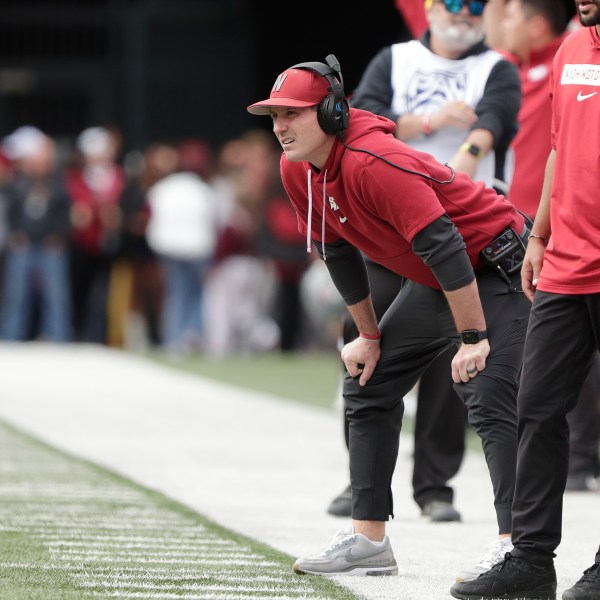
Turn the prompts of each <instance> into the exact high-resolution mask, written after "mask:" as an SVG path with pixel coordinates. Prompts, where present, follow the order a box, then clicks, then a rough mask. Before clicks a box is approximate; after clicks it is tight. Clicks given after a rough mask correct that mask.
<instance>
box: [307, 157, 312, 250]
mask: <svg viewBox="0 0 600 600" xmlns="http://www.w3.org/2000/svg"><path fill="white" fill-rule="evenodd" d="M307 174H308V178H307V179H308V223H307V224H306V225H307V227H306V251H307V252H308V253H309V254H310V253H311V252H312V248H311V245H310V241H311V240H310V234H311V229H312V171H311V170H310V167H309V169H308V171H307Z"/></svg>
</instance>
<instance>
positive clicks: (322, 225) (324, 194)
mask: <svg viewBox="0 0 600 600" xmlns="http://www.w3.org/2000/svg"><path fill="white" fill-rule="evenodd" d="M326 188H327V169H325V173H324V175H323V216H322V217H321V247H322V248H323V260H324V261H325V260H327V254H326V252H325V210H326V208H327V205H326V202H327V194H326V192H325V190H326Z"/></svg>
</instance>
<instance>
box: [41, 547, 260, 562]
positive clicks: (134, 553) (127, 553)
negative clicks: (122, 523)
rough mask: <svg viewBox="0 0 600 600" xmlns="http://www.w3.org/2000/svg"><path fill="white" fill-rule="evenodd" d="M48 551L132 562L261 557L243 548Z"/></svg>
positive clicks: (62, 555)
mask: <svg viewBox="0 0 600 600" xmlns="http://www.w3.org/2000/svg"><path fill="white" fill-rule="evenodd" d="M50 552H51V553H52V554H53V555H57V556H60V557H61V558H63V557H68V556H114V557H115V558H119V557H121V558H125V559H129V558H131V561H130V562H133V561H134V560H137V558H138V557H139V556H143V557H147V558H154V557H167V558H177V557H179V558H193V557H198V558H202V557H211V556H215V557H217V558H221V559H223V560H225V559H229V558H235V557H236V556H238V555H239V554H245V555H246V556H245V558H247V559H251V558H261V557H260V555H258V554H255V553H253V552H252V551H251V550H249V549H248V550H245V551H242V552H238V550H237V549H232V550H231V551H229V552H223V551H208V552H199V551H194V552H177V551H175V550H169V551H167V552H157V551H156V549H153V550H152V551H150V552H149V551H148V550H145V549H144V548H140V549H139V550H133V549H130V550H125V549H123V551H120V550H100V549H96V550H90V551H89V552H88V551H86V550H82V549H75V548H73V549H72V550H70V549H68V548H65V549H62V548H61V549H56V548H50Z"/></svg>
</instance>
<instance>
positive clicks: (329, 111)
mask: <svg viewBox="0 0 600 600" xmlns="http://www.w3.org/2000/svg"><path fill="white" fill-rule="evenodd" d="M317 119H318V121H319V125H320V126H321V129H322V130H323V131H324V132H325V133H335V134H337V133H340V132H344V131H345V130H346V129H348V125H349V124H350V108H349V106H348V101H347V100H346V99H345V98H341V99H337V98H336V97H335V96H334V95H333V94H330V95H329V96H326V97H325V98H323V100H321V103H320V104H319V108H318V112H317Z"/></svg>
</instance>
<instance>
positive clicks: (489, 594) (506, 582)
mask: <svg viewBox="0 0 600 600" xmlns="http://www.w3.org/2000/svg"><path fill="white" fill-rule="evenodd" d="M450 593H451V594H452V595H453V596H454V597H455V598H460V599H461V600H471V599H475V598H477V600H480V599H481V600H485V599H486V598H528V599H529V598H535V599H537V600H556V572H555V571H554V565H553V564H552V563H551V564H549V565H548V566H539V565H535V564H533V563H531V562H529V561H527V560H523V559H522V558H517V557H514V556H512V554H511V553H510V552H507V553H506V555H505V557H504V560H503V561H502V562H501V563H498V564H497V565H494V566H493V567H492V568H491V569H490V570H489V571H487V572H486V573H483V574H482V575H480V576H479V577H478V578H477V579H473V580H472V581H463V582H461V583H455V584H454V585H453V586H452V589H451V590H450Z"/></svg>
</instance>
